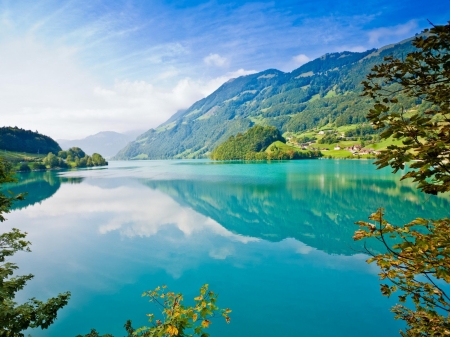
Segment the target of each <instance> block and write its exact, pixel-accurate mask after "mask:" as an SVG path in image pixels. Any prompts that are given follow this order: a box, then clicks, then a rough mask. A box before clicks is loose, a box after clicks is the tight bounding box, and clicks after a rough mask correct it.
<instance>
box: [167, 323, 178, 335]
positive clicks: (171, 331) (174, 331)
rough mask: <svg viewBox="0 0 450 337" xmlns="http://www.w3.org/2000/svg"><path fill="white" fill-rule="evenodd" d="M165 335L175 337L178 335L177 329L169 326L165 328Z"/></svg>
mask: <svg viewBox="0 0 450 337" xmlns="http://www.w3.org/2000/svg"><path fill="white" fill-rule="evenodd" d="M167 333H168V334H169V335H171V336H177V335H178V329H177V328H176V327H174V326H173V325H169V326H168V327H167Z"/></svg>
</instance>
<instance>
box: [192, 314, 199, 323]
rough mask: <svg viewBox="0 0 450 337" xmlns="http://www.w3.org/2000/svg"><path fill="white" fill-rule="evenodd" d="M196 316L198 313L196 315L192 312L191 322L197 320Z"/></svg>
mask: <svg viewBox="0 0 450 337" xmlns="http://www.w3.org/2000/svg"><path fill="white" fill-rule="evenodd" d="M197 317H198V315H197V314H194V315H193V316H192V322H195V321H196V320H197Z"/></svg>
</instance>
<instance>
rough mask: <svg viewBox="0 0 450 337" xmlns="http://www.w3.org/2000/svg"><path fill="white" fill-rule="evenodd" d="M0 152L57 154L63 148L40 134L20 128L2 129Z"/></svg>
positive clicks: (0, 129) (0, 128)
mask: <svg viewBox="0 0 450 337" xmlns="http://www.w3.org/2000/svg"><path fill="white" fill-rule="evenodd" d="M0 150H7V151H14V152H27V153H36V154H38V153H40V154H47V153H49V152H52V153H55V154H56V153H58V151H61V148H60V147H59V145H58V143H57V142H55V141H54V140H53V139H52V138H50V137H47V136H44V135H42V134H40V133H38V132H33V131H31V130H24V129H20V128H18V127H0Z"/></svg>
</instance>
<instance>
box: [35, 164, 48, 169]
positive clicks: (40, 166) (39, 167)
mask: <svg viewBox="0 0 450 337" xmlns="http://www.w3.org/2000/svg"><path fill="white" fill-rule="evenodd" d="M32 167H33V170H45V169H46V167H45V165H44V164H42V163H33V165H32Z"/></svg>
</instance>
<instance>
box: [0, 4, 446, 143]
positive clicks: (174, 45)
mask: <svg viewBox="0 0 450 337" xmlns="http://www.w3.org/2000/svg"><path fill="white" fill-rule="evenodd" d="M449 8H450V0H448V1H447V0H440V1H437V0H429V1H401V0H396V1H392V0H390V1H384V0H382V1H373V0H367V1H349V0H347V1H336V0H334V1H329V0H316V1H271V2H266V1H259V2H257V1H246V2H242V1H241V2H231V1H161V0H160V1H150V0H147V1H144V0H139V1H137V0H136V1H112V0H89V1H81V0H72V1H55V0H50V1H38V0H34V1H20V0H14V1H13V0H11V1H4V0H0V60H1V62H0V74H2V76H1V77H0V90H1V92H2V93H3V95H2V96H3V98H2V99H1V100H0V117H1V119H2V121H3V123H2V124H4V125H17V126H20V127H23V128H27V129H33V130H36V129H37V130H39V131H40V132H42V133H45V134H48V135H50V136H52V137H55V138H68V139H74V138H81V137H84V136H87V135H89V134H93V133H96V132H99V131H106V130H112V131H119V132H121V131H126V130H132V129H149V128H151V127H156V126H157V125H158V124H160V123H161V122H163V121H164V120H166V119H167V118H168V117H169V116H170V115H171V114H173V113H175V112H176V111H177V110H178V109H182V108H187V107H188V106H190V105H191V104H192V103H193V102H195V101H196V100H198V99H200V98H202V97H204V96H205V95H208V94H209V93H211V92H212V91H213V90H215V89H216V88H217V87H218V86H220V84H222V83H223V82H225V81H226V80H228V79H229V78H231V77H236V76H239V75H245V74H249V73H252V72H255V71H261V70H265V69H268V68H277V69H280V70H283V71H291V70H293V69H295V68H297V67H298V66H300V65H301V64H302V63H305V62H307V61H308V60H311V59H314V58H316V57H319V56H321V55H323V54H325V53H327V52H336V51H344V50H351V51H364V50H367V49H370V48H374V47H375V48H377V47H381V46H383V45H386V44H389V43H393V42H397V41H400V40H402V39H405V38H408V37H410V36H412V35H414V34H415V33H417V32H420V31H421V30H422V29H424V28H427V27H429V24H428V22H427V19H429V20H431V21H432V22H433V23H435V24H443V23H445V22H446V21H447V20H450V15H449V14H450V10H449Z"/></svg>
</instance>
